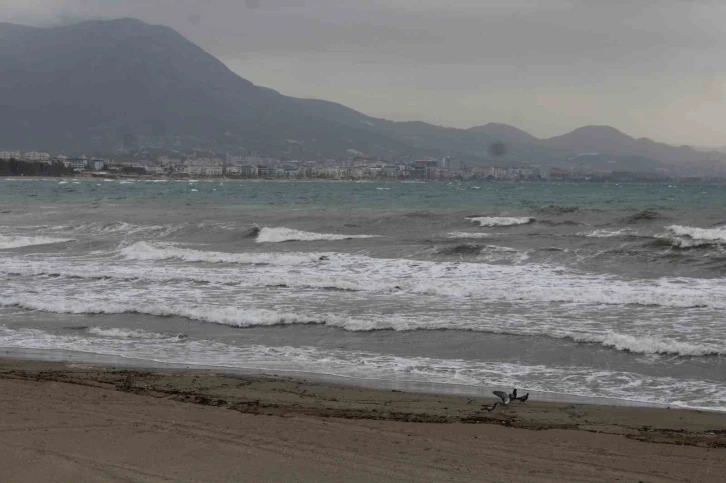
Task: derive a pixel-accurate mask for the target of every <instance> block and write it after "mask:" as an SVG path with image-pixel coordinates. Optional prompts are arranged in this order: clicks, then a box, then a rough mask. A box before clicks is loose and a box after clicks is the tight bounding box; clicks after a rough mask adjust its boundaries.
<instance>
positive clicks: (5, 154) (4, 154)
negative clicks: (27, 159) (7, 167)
mask: <svg viewBox="0 0 726 483" xmlns="http://www.w3.org/2000/svg"><path fill="white" fill-rule="evenodd" d="M0 159H18V160H19V159H21V155H20V152H19V151H0Z"/></svg>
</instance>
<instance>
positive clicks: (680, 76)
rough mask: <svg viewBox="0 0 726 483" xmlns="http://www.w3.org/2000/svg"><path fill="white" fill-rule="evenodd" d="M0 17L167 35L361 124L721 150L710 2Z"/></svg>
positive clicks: (716, 7)
mask: <svg viewBox="0 0 726 483" xmlns="http://www.w3.org/2000/svg"><path fill="white" fill-rule="evenodd" d="M6 2H9V5H7V6H5V7H4V8H3V10H2V11H0V21H16V22H21V23H35V24H52V23H58V22H70V21H74V20H79V19H89V18H111V17H121V16H134V17H137V18H140V19H142V20H145V21H147V22H151V23H159V24H164V25H168V26H170V27H172V28H175V29H177V30H179V31H180V32H181V33H182V34H184V35H185V36H187V37H188V38H190V39H191V40H192V41H194V42H196V43H199V44H200V45H201V46H202V47H204V48H205V49H207V50H208V51H209V52H211V53H213V54H214V55H216V56H218V57H220V58H221V59H222V60H223V61H225V62H226V63H227V64H228V65H229V66H230V67H231V68H232V69H233V70H235V71H237V72H238V73H240V75H242V76H244V77H246V78H248V79H250V80H252V81H253V82H256V83H258V84H261V85H266V86H268V87H272V88H275V89H277V90H279V91H281V92H283V93H288V94H291V95H297V96H305V97H321V98H325V99H330V100H335V101H339V102H342V103H345V104H347V105H350V106H351V107H354V108H357V109H360V110H363V111H364V112H366V113H368V114H371V115H377V116H383V117H389V118H394V119H400V120H404V119H424V120H428V121H432V122H438V123H441V124H445V125H454V126H467V125H471V124H479V123H484V122H489V121H501V122H511V123H514V124H516V125H518V126H520V127H523V128H525V129H529V130H531V131H532V132H533V133H534V134H536V135H541V136H546V135H553V134H558V133H561V132H563V131H566V130H568V129H571V128H575V127H578V126H580V125H582V124H593V123H597V124H600V123H602V124H611V125H614V126H616V127H618V128H621V129H623V130H625V131H627V132H629V133H631V134H633V135H647V136H651V137H655V138H658V139H663V140H666V141H672V142H688V143H694V144H696V143H701V144H726V127H720V126H721V125H722V123H721V121H720V117H719V114H718V113H719V112H723V111H724V109H725V108H726V100H725V99H726V96H724V95H723V94H724V92H723V91H724V85H726V73H724V68H723V67H721V65H722V58H723V54H724V51H726V32H724V31H723V29H722V28H721V25H722V24H723V21H724V20H726V6H724V5H723V4H722V3H721V2H716V1H711V0H702V1H696V0H694V1H688V0H639V1H625V0H609V1H607V2H605V1H601V0H549V1H543V0H540V1H535V0H509V1H506V0H489V1H486V0H449V2H447V3H446V4H443V3H442V2H440V1H436V0H389V1H387V2H382V1H379V0H337V1H334V0H206V1H198V0H157V1H154V2H148V1H141V0H123V1H121V0H117V1H114V0H57V1H46V2H36V3H34V4H29V3H28V2H27V1H26V0H24V1H20V0H6Z"/></svg>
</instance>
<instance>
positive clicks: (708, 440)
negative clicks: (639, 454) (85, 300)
mask: <svg viewBox="0 0 726 483" xmlns="http://www.w3.org/2000/svg"><path fill="white" fill-rule="evenodd" d="M3 352H5V351H3ZM307 376H308V374H306V373H293V374H290V373H284V372H283V371H264V370H259V371H256V370H250V371H232V370H224V369H220V368H194V367H178V366H176V367H174V366H172V365H166V364H159V365H158V366H156V367H149V366H148V365H147V366H143V365H129V364H114V363H113V362H110V361H104V362H98V361H97V362H88V360H81V359H79V360H77V361H70V360H68V359H58V360H53V361H52V360H48V359H46V360H42V359H38V358H30V357H8V355H7V354H2V355H0V381H2V380H8V379H18V380H33V381H36V382H39V381H44V382H61V383H66V384H74V385H80V386H90V387H100V388H104V389H111V390H116V391H122V392H130V393H133V394H137V395H145V396H151V397H154V398H169V397H171V398H172V399H175V400H180V401H182V402H192V403H196V404H202V405H212V406H216V407H225V408H227V409H233V410H235V411H239V412H252V413H254V414H268V415H277V416H285V415H289V414H293V415H313V416H323V417H340V418H344V419H348V418H350V419H374V420H390V421H407V422H411V421H414V422H423V423H484V424H503V425H505V426H508V427H519V428H524V429H567V430H576V431H581V430H585V431H596V432H598V433H600V432H603V433H607V434H620V435H626V436H628V437H632V438H634V439H639V440H642V441H647V442H663V443H669V442H670V443H674V444H682V445H694V446H704V447H723V448H726V413H721V412H716V411H706V410H699V409H687V408H670V407H654V406H643V405H612V404H592V402H591V400H588V399H587V398H581V400H580V401H579V402H573V401H572V400H571V399H570V400H568V399H547V398H542V397H541V396H542V393H534V392H533V393H531V396H530V399H529V401H527V403H520V402H519V401H515V402H512V403H510V404H509V406H506V407H505V406H501V404H500V405H499V406H498V407H497V409H495V410H494V411H492V412H487V411H483V410H481V409H480V408H481V407H483V406H484V405H487V404H492V403H494V402H497V398H496V396H494V395H493V394H492V392H491V391H490V389H492V388H478V389H479V392H480V394H479V395H467V394H457V393H442V392H440V391H426V390H424V389H425V388H423V387H421V386H419V387H416V386H411V387H403V386H395V387H401V389H397V388H395V387H394V386H388V385H382V386H377V387H372V386H364V385H361V384H350V383H347V384H346V383H344V382H341V381H340V380H337V381H336V380H331V379H328V378H315V377H307ZM233 383H234V386H235V388H236V390H235V389H231V386H232V385H233ZM499 389H500V390H506V391H507V392H508V391H509V389H506V388H499ZM313 391H314V392H316V393H326V394H329V396H330V397H322V398H315V399H314V400H312V401H311V400H307V399H309V396H307V393H308V392H313ZM519 392H520V395H523V394H525V393H526V392H527V391H526V390H522V389H520V391H519ZM276 393H285V394H286V395H285V396H280V395H279V394H276ZM392 395H395V397H393V396H392ZM392 397H393V399H396V401H393V400H392V399H391V398H392ZM306 400H307V401H306ZM583 422H584V424H583ZM647 422H648V423H649V424H646V423H647ZM674 438H675V439H674ZM677 441H680V443H677Z"/></svg>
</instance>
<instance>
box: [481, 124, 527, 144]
mask: <svg viewBox="0 0 726 483" xmlns="http://www.w3.org/2000/svg"><path fill="white" fill-rule="evenodd" d="M468 131H469V132H472V133H480V134H485V135H487V136H488V137H491V138H492V139H496V140H498V141H503V142H507V143H534V142H537V141H538V139H537V138H536V137H534V136H532V135H531V134H529V133H528V132H526V131H524V130H522V129H519V128H517V127H514V126H510V125H509V124H502V123H498V122H490V123H487V124H484V125H483V126H474V127H472V128H469V129H468Z"/></svg>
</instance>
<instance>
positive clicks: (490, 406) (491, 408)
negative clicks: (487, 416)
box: [481, 403, 499, 412]
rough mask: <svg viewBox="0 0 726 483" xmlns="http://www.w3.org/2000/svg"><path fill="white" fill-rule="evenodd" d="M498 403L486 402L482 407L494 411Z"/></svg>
mask: <svg viewBox="0 0 726 483" xmlns="http://www.w3.org/2000/svg"><path fill="white" fill-rule="evenodd" d="M498 404H499V403H494V404H485V405H484V406H482V407H481V408H482V409H485V410H487V411H488V412H492V411H494V409H495V408H496V407H497V405H498Z"/></svg>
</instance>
